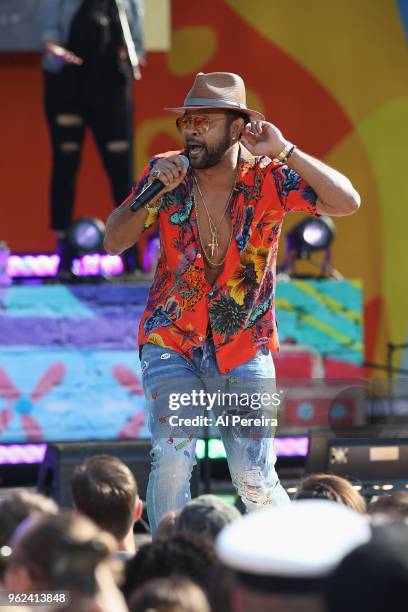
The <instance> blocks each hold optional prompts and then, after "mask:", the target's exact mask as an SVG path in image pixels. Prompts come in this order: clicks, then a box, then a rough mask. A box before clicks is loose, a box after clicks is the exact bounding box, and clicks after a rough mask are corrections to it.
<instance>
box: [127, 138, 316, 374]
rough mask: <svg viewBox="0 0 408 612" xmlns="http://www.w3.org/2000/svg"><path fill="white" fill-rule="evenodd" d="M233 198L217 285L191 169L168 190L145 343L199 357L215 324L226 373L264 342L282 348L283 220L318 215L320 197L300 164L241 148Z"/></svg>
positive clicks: (142, 334)
mask: <svg viewBox="0 0 408 612" xmlns="http://www.w3.org/2000/svg"><path fill="white" fill-rule="evenodd" d="M177 153H180V152H179V151H170V152H168V153H165V154H163V155H159V156H157V157H154V158H152V159H151V161H150V163H149V165H148V166H147V167H146V168H145V170H144V172H143V174H142V176H141V179H140V181H139V182H138V183H137V185H136V186H135V188H134V189H133V191H132V194H131V195H130V196H129V198H128V199H127V200H125V202H124V203H123V205H125V204H127V203H129V202H130V200H131V199H132V198H134V196H135V195H137V194H138V193H140V191H141V190H142V189H143V188H144V187H145V185H146V182H147V177H148V175H149V173H150V171H151V169H152V168H153V167H154V164H155V163H156V162H157V160H158V159H159V158H160V157H163V156H170V155H174V154H177ZM238 164H239V165H238V173H237V179H236V183H235V187H234V191H233V193H232V197H231V199H230V203H229V213H230V217H231V221H232V240H231V244H230V247H229V249H228V252H227V255H226V258H225V263H224V268H223V270H222V272H221V273H220V275H219V276H218V278H217V279H216V280H215V282H214V284H213V285H210V284H209V283H208V282H207V281H206V279H205V270H204V255H203V253H202V249H201V245H200V241H199V237H198V231H197V216H196V210H195V202H194V193H193V175H192V169H191V167H190V169H189V171H188V172H187V175H186V177H185V179H184V180H183V181H182V183H181V184H180V185H179V186H178V187H177V188H176V189H175V190H174V191H172V192H170V193H166V194H165V195H164V196H163V204H162V207H161V209H160V211H159V213H151V214H149V216H148V218H147V219H146V222H145V228H147V227H149V226H150V225H152V223H154V222H155V221H156V220H157V217H158V221H159V232H160V256H159V261H158V264H157V269H156V273H155V276H154V280H153V283H152V286H151V288H150V293H149V296H148V300H147V304H146V308H145V311H144V314H143V316H142V318H141V321H140V327H139V336H138V340H139V346H140V347H141V346H142V345H143V344H146V343H151V344H158V345H159V346H162V347H166V348H170V349H173V350H175V351H178V352H179V353H182V354H184V355H185V356H186V357H188V358H191V357H192V351H193V349H194V348H197V347H202V346H203V344H204V342H205V340H206V332H207V325H208V323H210V326H211V331H212V337H213V341H214V345H215V350H216V357H217V363H218V367H219V369H220V372H221V373H223V374H225V373H228V372H230V371H231V370H233V369H234V368H236V367H237V366H239V365H241V364H243V363H245V361H247V360H248V359H250V358H251V357H253V356H254V355H255V354H256V352H257V351H258V349H259V348H260V347H261V346H262V345H266V346H267V347H268V348H269V349H270V350H272V351H276V350H279V342H278V334H277V326H276V321H275V310H274V297H275V267H276V256H277V250H278V241H279V236H280V233H281V228H282V222H283V218H284V216H285V215H286V213H288V212H291V211H303V212H307V213H310V214H312V215H316V214H317V213H316V201H317V195H316V193H315V192H314V190H313V189H312V188H311V187H310V186H309V185H307V184H306V183H305V181H304V180H303V179H302V178H301V177H300V176H299V174H297V173H296V172H295V171H294V170H291V169H290V168H289V167H288V166H286V165H282V164H281V163H280V162H277V161H274V160H271V159H270V158H268V157H254V156H252V155H251V154H250V153H249V152H248V151H247V150H246V149H243V148H242V147H241V150H240V157H239V162H238Z"/></svg>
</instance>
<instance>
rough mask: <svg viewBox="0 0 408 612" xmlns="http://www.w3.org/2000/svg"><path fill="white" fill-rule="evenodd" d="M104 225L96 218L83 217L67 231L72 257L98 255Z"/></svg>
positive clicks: (103, 233)
mask: <svg viewBox="0 0 408 612" xmlns="http://www.w3.org/2000/svg"><path fill="white" fill-rule="evenodd" d="M104 236H105V225H104V224H103V223H102V221H101V220H100V219H97V218H96V217H83V218H82V219H78V221H75V222H74V223H73V224H72V225H71V227H70V228H69V230H68V241H69V244H70V246H71V248H72V250H73V253H74V256H75V255H76V256H79V255H84V254H85V253H98V252H99V251H101V250H102V245H103V239H104Z"/></svg>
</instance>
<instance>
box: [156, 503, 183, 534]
mask: <svg viewBox="0 0 408 612" xmlns="http://www.w3.org/2000/svg"><path fill="white" fill-rule="evenodd" d="M179 514H180V510H174V511H172V512H167V514H165V515H164V516H163V518H162V519H161V521H160V523H159V524H158V525H157V529H156V531H155V532H154V534H153V540H163V539H164V538H168V537H170V536H172V535H174V534H175V533H176V522H177V518H178V516H179Z"/></svg>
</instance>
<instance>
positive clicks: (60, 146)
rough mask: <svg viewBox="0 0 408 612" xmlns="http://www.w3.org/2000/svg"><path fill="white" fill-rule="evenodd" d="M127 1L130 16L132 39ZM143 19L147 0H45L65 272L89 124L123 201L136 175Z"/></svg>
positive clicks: (49, 114)
mask: <svg viewBox="0 0 408 612" xmlns="http://www.w3.org/2000/svg"><path fill="white" fill-rule="evenodd" d="M119 9H121V10H122V11H123V14H124V15H125V17H126V20H127V24H128V27H129V31H130V34H131V36H130V37H129V39H130V42H129V40H126V37H125V35H124V31H123V25H122V23H121V20H120V14H119ZM122 17H123V15H122ZM142 26H143V12H142V6H141V2H140V0H43V1H42V5H41V28H42V40H43V43H44V56H43V61H42V66H43V70H44V80H45V111H46V118H47V123H48V127H49V132H50V139H51V146H52V160H53V161H52V176H51V190H50V191H51V193H50V199H51V202H50V204H51V228H52V229H53V230H54V232H55V233H56V237H57V245H58V246H57V248H58V252H59V255H60V265H59V275H60V277H61V278H63V279H69V278H70V277H71V275H72V273H71V263H72V256H73V253H72V251H71V247H70V245H69V241H68V239H67V232H68V229H69V227H70V225H71V223H72V218H73V207H74V200H75V186H76V176H77V171H78V167H79V162H80V157H81V151H82V146H83V142H84V136H85V131H86V127H87V126H89V127H90V128H91V131H92V134H93V137H94V140H95V144H96V146H97V148H98V151H99V154H100V156H101V159H102V162H103V165H104V168H105V170H106V172H107V174H108V177H109V181H110V185H111V189H112V194H113V200H114V203H115V205H119V204H120V203H121V202H122V201H123V200H124V199H125V197H126V196H127V194H128V193H129V190H130V189H131V187H132V185H133V183H134V176H133V146H132V137H133V133H132V123H133V119H132V115H133V79H132V70H133V69H134V68H133V67H132V65H131V62H130V59H129V58H130V56H131V51H132V49H131V48H130V47H131V46H132V45H134V51H135V52H136V55H137V58H138V59H139V60H142V61H143V57H144V52H143V40H142ZM132 63H133V64H134V62H132ZM134 253H135V251H132V252H131V253H127V254H126V255H125V257H124V260H125V266H126V268H127V269H128V270H129V269H132V268H133V267H134V265H135V261H134Z"/></svg>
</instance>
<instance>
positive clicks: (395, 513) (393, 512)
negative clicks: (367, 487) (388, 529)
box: [367, 491, 408, 521]
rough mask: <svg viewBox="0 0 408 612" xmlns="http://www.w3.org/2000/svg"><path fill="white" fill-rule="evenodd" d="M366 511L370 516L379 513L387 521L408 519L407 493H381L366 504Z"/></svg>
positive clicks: (375, 515)
mask: <svg viewBox="0 0 408 612" xmlns="http://www.w3.org/2000/svg"><path fill="white" fill-rule="evenodd" d="M367 512H368V514H369V515H370V516H371V517H374V518H376V517H377V516H379V515H381V516H382V517H384V518H385V519H386V520H389V521H398V520H400V521H405V520H408V493H406V492H405V491H398V492H396V493H387V494H386V495H381V496H379V497H377V498H376V499H375V500H372V501H371V502H370V503H369V504H368V507H367Z"/></svg>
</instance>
